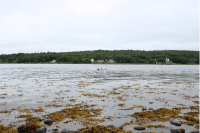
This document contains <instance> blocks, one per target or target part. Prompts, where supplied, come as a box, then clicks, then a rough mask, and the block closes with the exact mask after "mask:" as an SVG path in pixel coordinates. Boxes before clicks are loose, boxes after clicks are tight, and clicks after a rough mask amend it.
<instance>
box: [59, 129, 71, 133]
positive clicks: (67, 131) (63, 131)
mask: <svg viewBox="0 0 200 133" xmlns="http://www.w3.org/2000/svg"><path fill="white" fill-rule="evenodd" d="M60 133H71V131H69V130H66V129H63V130H62V131H61V132H60Z"/></svg>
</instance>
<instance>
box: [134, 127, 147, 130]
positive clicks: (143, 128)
mask: <svg viewBox="0 0 200 133" xmlns="http://www.w3.org/2000/svg"><path fill="white" fill-rule="evenodd" d="M134 129H135V130H145V127H134Z"/></svg>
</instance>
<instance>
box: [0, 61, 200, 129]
mask: <svg viewBox="0 0 200 133" xmlns="http://www.w3.org/2000/svg"><path fill="white" fill-rule="evenodd" d="M97 125H98V126H97ZM136 127H142V129H141V130H138V129H136ZM44 128H45V130H46V132H47V133H52V132H59V133H64V132H67V131H71V132H92V131H95V130H96V132H112V131H113V132H134V133H140V132H158V133H169V132H171V131H170V130H172V129H184V130H185V132H186V133H189V132H192V131H198V129H199V66H196V65H191V66H190V65H103V64H101V65H99V64H95V65H91V64H87V65H84V64H1V65H0V133H1V132H4V131H7V132H13V133H14V132H16V133H17V132H30V133H31V132H33V133H35V132H36V131H37V132H38V133H39V131H38V129H41V130H43V129H44ZM134 128H135V129H134Z"/></svg>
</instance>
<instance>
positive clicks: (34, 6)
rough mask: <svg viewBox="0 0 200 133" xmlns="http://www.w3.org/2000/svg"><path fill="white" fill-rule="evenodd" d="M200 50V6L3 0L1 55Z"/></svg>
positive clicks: (125, 0)
mask: <svg viewBox="0 0 200 133" xmlns="http://www.w3.org/2000/svg"><path fill="white" fill-rule="evenodd" d="M97 49H103V50H114V49H115V50H122V49H124V50H126V49H133V50H199V1H198V0H0V54H12V53H19V52H22V53H34V52H48V51H50V52H68V51H85V50H97Z"/></svg>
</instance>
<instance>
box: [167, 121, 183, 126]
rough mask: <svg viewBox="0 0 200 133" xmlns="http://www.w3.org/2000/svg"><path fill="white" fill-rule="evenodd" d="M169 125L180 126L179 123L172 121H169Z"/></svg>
mask: <svg viewBox="0 0 200 133" xmlns="http://www.w3.org/2000/svg"><path fill="white" fill-rule="evenodd" d="M170 124H172V125H175V126H181V123H178V122H173V121H171V122H170Z"/></svg>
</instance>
